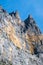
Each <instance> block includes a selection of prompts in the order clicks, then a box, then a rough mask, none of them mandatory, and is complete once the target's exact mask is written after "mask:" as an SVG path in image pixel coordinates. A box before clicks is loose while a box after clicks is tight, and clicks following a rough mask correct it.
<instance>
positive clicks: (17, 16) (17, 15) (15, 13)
mask: <svg viewBox="0 0 43 65" xmlns="http://www.w3.org/2000/svg"><path fill="white" fill-rule="evenodd" d="M9 14H10V15H11V16H15V17H16V18H18V19H20V16H19V13H18V11H17V10H16V11H15V12H14V11H13V12H11V13H9Z"/></svg>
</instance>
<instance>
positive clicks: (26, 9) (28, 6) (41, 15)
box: [0, 0, 43, 33]
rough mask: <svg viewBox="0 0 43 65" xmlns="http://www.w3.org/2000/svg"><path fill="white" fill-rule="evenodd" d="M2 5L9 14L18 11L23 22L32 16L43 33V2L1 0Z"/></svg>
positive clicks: (34, 0)
mask: <svg viewBox="0 0 43 65" xmlns="http://www.w3.org/2000/svg"><path fill="white" fill-rule="evenodd" d="M0 5H2V7H3V8H4V9H5V10H6V11H7V12H12V11H16V10H18V12H19V14H20V17H21V19H22V20H25V19H26V18H27V17H28V15H29V14H31V15H32V17H33V18H34V20H35V21H36V23H37V25H38V27H39V28H40V29H41V31H42V33H43V0H0Z"/></svg>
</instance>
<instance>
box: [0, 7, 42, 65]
mask: <svg viewBox="0 0 43 65" xmlns="http://www.w3.org/2000/svg"><path fill="white" fill-rule="evenodd" d="M38 34H41V31H40V29H39V28H38V27H37V25H36V23H35V21H34V19H33V18H32V16H30V15H29V17H28V18H27V19H26V20H25V21H24V22H22V21H21V19H20V16H19V14H18V12H16V13H15V12H12V13H10V14H9V13H7V12H6V11H5V10H4V9H2V7H0V65H3V64H4V65H43V42H42V41H40V39H38V41H35V42H33V41H31V40H32V39H31V40H30V36H29V35H38ZM40 50H41V51H40Z"/></svg>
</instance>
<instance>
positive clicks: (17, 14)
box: [15, 10, 20, 19]
mask: <svg viewBox="0 0 43 65" xmlns="http://www.w3.org/2000/svg"><path fill="white" fill-rule="evenodd" d="M15 17H16V18H19V19H20V16H19V13H18V11H17V10H16V12H15Z"/></svg>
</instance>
